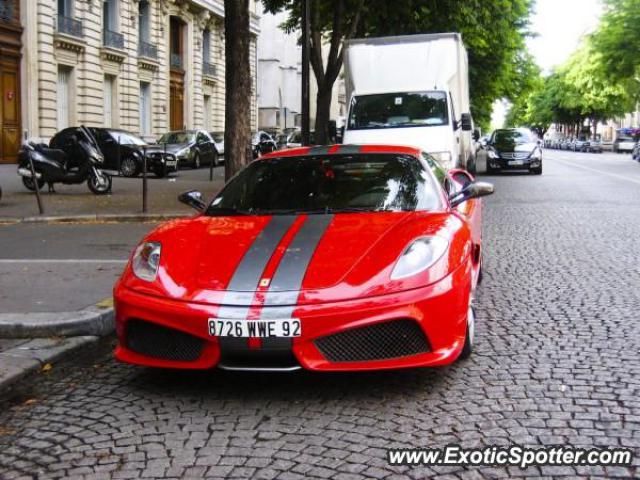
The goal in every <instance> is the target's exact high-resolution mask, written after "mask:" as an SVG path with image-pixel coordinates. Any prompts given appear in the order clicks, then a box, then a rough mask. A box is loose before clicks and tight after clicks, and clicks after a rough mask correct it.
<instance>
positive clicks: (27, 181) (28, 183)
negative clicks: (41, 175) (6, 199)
mask: <svg viewBox="0 0 640 480" xmlns="http://www.w3.org/2000/svg"><path fill="white" fill-rule="evenodd" d="M22 184H23V185H24V186H25V188H26V189H27V190H31V191H32V192H35V191H36V184H35V182H34V181H33V178H31V177H22ZM42 187H44V180H43V179H40V180H38V190H42Z"/></svg>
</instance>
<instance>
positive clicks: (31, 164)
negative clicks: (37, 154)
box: [29, 152, 44, 215]
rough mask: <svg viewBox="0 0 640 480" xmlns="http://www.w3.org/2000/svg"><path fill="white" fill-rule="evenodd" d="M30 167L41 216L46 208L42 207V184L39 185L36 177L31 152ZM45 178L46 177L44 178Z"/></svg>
mask: <svg viewBox="0 0 640 480" xmlns="http://www.w3.org/2000/svg"><path fill="white" fill-rule="evenodd" d="M29 167H30V168H31V178H32V180H33V186H34V187H35V189H36V200H37V201H38V211H39V212H40V215H42V214H43V213H44V207H43V206H42V199H41V198H40V184H39V183H38V177H36V169H35V167H34V166H33V158H31V152H29ZM42 178H44V175H43V176H42Z"/></svg>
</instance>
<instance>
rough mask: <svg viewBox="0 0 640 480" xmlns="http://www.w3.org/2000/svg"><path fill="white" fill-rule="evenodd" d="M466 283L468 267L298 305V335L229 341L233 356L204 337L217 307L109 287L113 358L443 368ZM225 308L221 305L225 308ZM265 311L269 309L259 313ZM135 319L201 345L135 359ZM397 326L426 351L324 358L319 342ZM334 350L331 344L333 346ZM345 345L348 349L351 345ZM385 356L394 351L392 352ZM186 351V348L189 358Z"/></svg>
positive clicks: (272, 314)
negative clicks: (422, 283)
mask: <svg viewBox="0 0 640 480" xmlns="http://www.w3.org/2000/svg"><path fill="white" fill-rule="evenodd" d="M470 279H471V271H470V269H469V268H467V267H460V268H458V269H457V271H456V272H454V273H453V274H451V275H449V276H448V277H446V278H445V279H443V280H441V281H440V282H438V283H436V284H433V285H430V286H428V287H423V288H420V289H415V290H410V291H405V292H400V293H395V294H389V295H383V296H379V297H372V298H366V299H359V300H348V301H341V302H332V303H323V304H314V305H303V306H299V307H297V308H296V309H295V310H294V312H293V315H291V316H292V317H294V318H299V319H300V320H301V323H302V336H300V337H296V338H293V339H292V341H291V342H288V343H287V341H285V342H271V341H269V342H267V341H264V340H263V342H262V345H260V342H255V341H253V342H251V341H250V340H248V339H233V340H234V341H235V343H236V346H239V349H236V350H235V351H234V352H233V354H232V355H229V352H228V351H227V350H226V347H225V348H222V349H221V346H220V341H219V338H218V337H212V336H210V335H209V333H208V319H209V318H215V317H216V313H217V311H218V309H219V306H218V305H203V304H197V303H187V302H182V301H177V300H172V299H167V298H158V297H151V296H147V295H143V294H140V293H136V292H134V291H132V290H130V289H127V288H125V287H123V286H121V285H120V284H116V287H115V290H114V297H115V310H116V332H117V335H118V346H117V348H116V351H115V356H116V358H117V359H118V360H121V361H123V362H127V363H133V364H138V365H146V366H152V367H165V368H185V369H208V368H212V367H215V366H220V367H225V368H229V369H250V370H292V369H295V368H299V367H303V368H305V369H308V370H322V371H340V370H344V371H348V370H377V369H393V368H406V367H419V366H436V365H445V364H449V363H451V362H453V361H454V360H455V359H456V358H457V357H458V356H459V354H460V352H461V350H462V347H463V344H464V339H465V335H466V318H467V309H468V306H469V292H470V287H471V280H470ZM228 308H229V307H225V309H226V311H228ZM278 308H281V307H263V315H262V318H278V314H277V309H278ZM266 309H272V311H268V312H265V310H266ZM140 320H142V321H143V322H145V324H147V325H149V324H150V325H151V326H152V327H153V326H160V327H165V328H166V329H168V330H167V331H168V332H174V333H175V334H177V335H178V336H180V335H181V334H180V333H179V332H182V333H185V334H188V335H187V337H189V338H191V339H192V340H191V341H192V343H193V342H195V343H198V344H199V345H200V348H199V349H198V350H197V352H196V353H195V354H193V355H192V356H191V357H189V359H188V360H176V359H175V358H174V359H167V358H161V357H158V356H156V355H148V354H142V353H140V349H139V348H138V347H137V346H136V345H132V342H131V338H132V337H130V335H129V333H130V330H131V331H133V330H132V329H131V327H132V326H134V325H137V323H136V322H139V321H140ZM246 321H251V320H246ZM400 321H402V322H404V323H405V325H408V324H409V323H411V324H412V325H414V326H417V327H415V328H418V329H419V330H421V334H422V333H423V334H424V337H425V338H426V340H427V342H428V343H427V344H428V348H427V349H425V350H424V351H421V352H418V353H415V350H414V351H413V353H412V354H410V355H401V356H395V357H392V358H369V359H366V360H358V361H340V360H339V359H338V360H336V358H335V356H333V357H332V355H331V354H328V353H327V351H328V350H327V348H326V342H325V344H324V345H323V344H322V343H321V342H320V341H319V340H320V339H323V340H326V339H327V338H331V339H332V340H335V339H338V340H340V339H341V338H345V336H344V335H341V336H340V335H336V334H339V333H344V332H358V331H359V332H360V333H363V332H366V330H364V329H366V328H368V327H371V326H372V325H374V326H383V325H390V324H391V323H394V322H396V324H397V325H399V323H397V322H400ZM136 328H137V327H136ZM360 329H363V330H360ZM381 331H382V330H381ZM386 331H389V329H386ZM394 331H398V330H394ZM403 331H406V330H403ZM379 333H380V332H379ZM403 335H404V334H402V333H401V334H400V338H385V339H383V341H382V342H381V343H383V344H388V345H396V344H397V342H401V343H402V342H406V343H410V342H409V340H410V339H407V338H405V337H404V336H403ZM347 337H349V338H354V337H353V336H348V335H347ZM181 338H182V337H181ZM355 338H357V336H356V337H355ZM372 338H380V337H370V338H368V339H367V341H368V342H369V344H371V341H372ZM252 340H255V339H252ZM278 340H280V339H278ZM256 344H257V346H256ZM278 344H280V346H278ZM185 345H186V347H185V346H184V345H183V346H180V348H182V349H184V348H190V347H189V340H188V339H187V343H186V344H185ZM335 345H336V344H335V342H334V343H333V347H335ZM414 345H415V344H414ZM330 346H331V345H330ZM323 347H324V348H323ZM344 347H345V348H346V349H347V350H349V349H351V351H352V352H353V348H357V345H345V346H344ZM136 349H138V351H136ZM323 351H324V353H323ZM385 351H386V350H385ZM392 351H396V352H397V349H396V350H392ZM191 352H192V350H189V352H188V353H189V355H191ZM356 357H358V355H356ZM287 358H288V359H289V362H288V363H285V364H283V363H282V362H283V359H287ZM272 362H273V363H272Z"/></svg>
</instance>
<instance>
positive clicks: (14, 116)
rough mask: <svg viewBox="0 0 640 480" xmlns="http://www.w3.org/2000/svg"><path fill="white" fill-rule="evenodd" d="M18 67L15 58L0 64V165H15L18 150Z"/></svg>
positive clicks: (7, 59) (6, 59)
mask: <svg viewBox="0 0 640 480" xmlns="http://www.w3.org/2000/svg"><path fill="white" fill-rule="evenodd" d="M19 72H20V66H19V61H18V59H17V58H11V57H9V58H5V59H3V60H2V62H1V63H0V93H1V94H2V99H1V100H0V163H16V162H17V160H18V150H19V149H20V129H21V127H20V78H19Z"/></svg>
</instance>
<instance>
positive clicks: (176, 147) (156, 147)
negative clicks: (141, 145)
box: [147, 143, 192, 154]
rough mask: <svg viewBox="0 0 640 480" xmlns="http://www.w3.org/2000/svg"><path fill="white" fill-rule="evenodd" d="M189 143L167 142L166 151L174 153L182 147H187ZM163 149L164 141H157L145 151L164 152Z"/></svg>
mask: <svg viewBox="0 0 640 480" xmlns="http://www.w3.org/2000/svg"><path fill="white" fill-rule="evenodd" d="M191 145H192V144H191V143H167V147H166V151H167V153H173V154H176V153H178V152H179V151H180V150H182V149H183V148H189V147H190V146H191ZM164 151H165V146H164V143H159V144H157V145H153V146H151V147H149V148H147V153H152V152H154V153H155V152H164Z"/></svg>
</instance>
